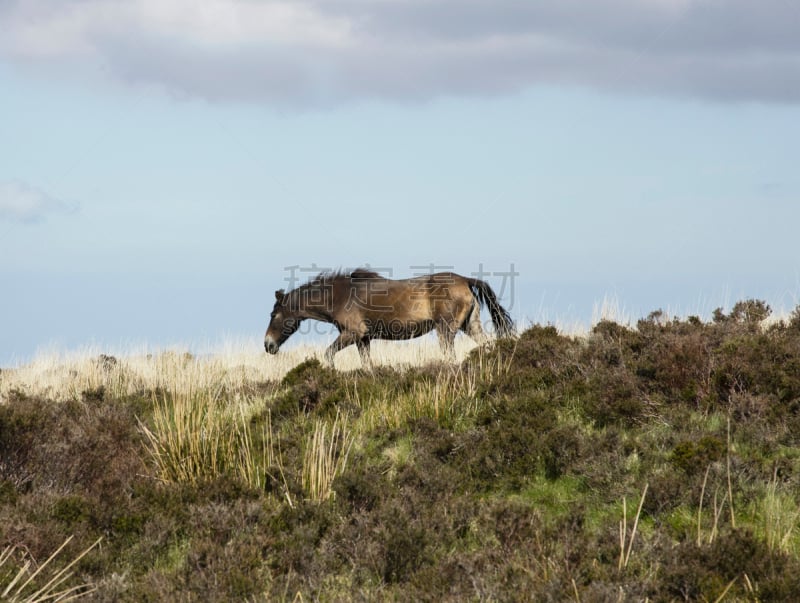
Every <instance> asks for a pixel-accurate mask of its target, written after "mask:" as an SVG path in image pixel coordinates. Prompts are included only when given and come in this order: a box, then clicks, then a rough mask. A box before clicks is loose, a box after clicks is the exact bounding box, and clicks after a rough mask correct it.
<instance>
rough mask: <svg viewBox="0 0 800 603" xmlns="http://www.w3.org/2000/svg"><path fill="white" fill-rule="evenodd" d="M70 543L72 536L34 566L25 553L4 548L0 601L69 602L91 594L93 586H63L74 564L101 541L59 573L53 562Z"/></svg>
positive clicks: (81, 553) (67, 564)
mask: <svg viewBox="0 0 800 603" xmlns="http://www.w3.org/2000/svg"><path fill="white" fill-rule="evenodd" d="M71 540H72V536H70V537H69V538H67V539H66V540H65V541H64V543H63V544H62V545H61V546H60V547H58V549H56V551H55V552H54V553H53V554H52V555H50V557H48V558H47V559H46V560H45V561H44V562H43V563H42V564H40V565H38V566H36V564H35V563H34V560H33V559H31V558H30V555H29V554H28V553H27V552H25V551H20V550H18V549H17V548H16V547H13V546H11V547H6V548H4V549H3V550H2V551H0V589H2V590H0V600H2V601H10V602H15V603H40V602H44V601H73V600H75V599H79V598H81V597H84V596H87V595H90V594H91V593H93V592H94V591H95V590H96V588H95V586H94V585H93V584H86V583H80V584H77V585H75V586H67V581H68V580H69V579H70V578H71V577H72V576H73V572H72V568H73V567H74V566H75V564H77V563H78V561H80V560H81V559H83V558H84V557H85V556H86V555H87V554H88V553H89V551H91V550H92V549H93V548H94V547H96V546H97V545H98V544H100V541H101V540H102V538H101V539H98V540H97V541H95V543H94V544H92V545H91V546H89V547H88V548H86V549H84V550H83V551H81V552H80V553H78V554H77V555H76V556H75V557H73V558H72V559H71V560H70V561H69V562H68V563H66V564H65V565H63V566H62V567H61V568H60V569H59V568H58V567H57V565H58V562H57V561H56V559H57V558H58V556H59V555H60V554H61V552H62V551H63V550H64V548H65V547H66V546H67V545H68V544H69V543H70V541H71Z"/></svg>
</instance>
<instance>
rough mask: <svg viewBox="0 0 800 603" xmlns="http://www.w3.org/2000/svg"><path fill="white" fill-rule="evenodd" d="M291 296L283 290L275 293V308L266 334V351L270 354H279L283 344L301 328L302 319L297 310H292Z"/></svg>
mask: <svg viewBox="0 0 800 603" xmlns="http://www.w3.org/2000/svg"><path fill="white" fill-rule="evenodd" d="M289 297H290V296H289V295H287V294H286V293H284V291H283V289H279V290H278V291H276V292H275V306H274V307H273V308H272V313H271V314H270V318H269V326H268V327H267V332H266V333H265V334H264V349H265V350H266V351H267V352H269V353H270V354H277V353H278V349H279V348H280V347H281V345H283V342H284V341H286V340H287V339H289V336H290V335H291V334H292V333H294V332H295V331H297V329H299V328H300V323H301V322H302V320H303V319H302V318H301V317H300V316H299V315H298V312H297V309H296V308H292V304H291V303H290V299H289Z"/></svg>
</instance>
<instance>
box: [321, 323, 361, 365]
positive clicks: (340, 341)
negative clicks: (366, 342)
mask: <svg viewBox="0 0 800 603" xmlns="http://www.w3.org/2000/svg"><path fill="white" fill-rule="evenodd" d="M356 340H357V337H356V336H355V334H354V333H352V332H351V331H344V332H343V333H339V337H337V338H336V339H334V341H333V343H332V344H331V345H329V346H328V349H326V350H325V362H327V363H328V364H329V365H330V366H333V355H334V354H335V353H336V352H338V351H339V350H342V349H344V348H346V347H347V346H349V345H351V344H353V343H356Z"/></svg>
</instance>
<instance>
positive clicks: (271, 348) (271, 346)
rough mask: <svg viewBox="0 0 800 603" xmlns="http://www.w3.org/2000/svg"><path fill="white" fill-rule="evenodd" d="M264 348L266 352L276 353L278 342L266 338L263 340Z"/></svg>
mask: <svg viewBox="0 0 800 603" xmlns="http://www.w3.org/2000/svg"><path fill="white" fill-rule="evenodd" d="M264 349H265V350H266V352H267V354H277V353H278V344H277V343H275V341H274V340H272V339H271V338H267V339H265V340H264Z"/></svg>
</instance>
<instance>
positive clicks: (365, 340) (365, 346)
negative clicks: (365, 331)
mask: <svg viewBox="0 0 800 603" xmlns="http://www.w3.org/2000/svg"><path fill="white" fill-rule="evenodd" d="M356 347H357V348H358V353H359V354H360V355H361V365H362V366H363V367H364V368H365V369H368V370H370V371H371V370H372V357H371V356H370V354H369V337H362V338H361V339H359V340H358V341H356Z"/></svg>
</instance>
